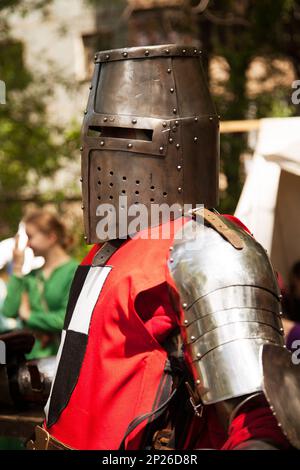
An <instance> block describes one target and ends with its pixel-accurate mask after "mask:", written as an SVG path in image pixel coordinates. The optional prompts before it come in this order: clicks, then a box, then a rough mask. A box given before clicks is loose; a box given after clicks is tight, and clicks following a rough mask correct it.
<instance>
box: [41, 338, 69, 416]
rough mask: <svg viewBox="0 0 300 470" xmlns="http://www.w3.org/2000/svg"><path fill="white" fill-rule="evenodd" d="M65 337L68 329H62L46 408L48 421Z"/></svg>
mask: <svg viewBox="0 0 300 470" xmlns="http://www.w3.org/2000/svg"><path fill="white" fill-rule="evenodd" d="M65 338H66V330H62V332H61V340H60V345H59V348H58V351H57V355H56V365H55V374H54V377H53V382H52V384H51V390H50V395H49V398H48V400H47V403H46V405H45V408H44V411H45V415H46V420H47V421H48V414H49V406H50V399H51V395H52V389H53V385H54V382H55V377H56V374H57V368H58V364H59V361H60V358H61V353H62V350H63V347H64V343H65Z"/></svg>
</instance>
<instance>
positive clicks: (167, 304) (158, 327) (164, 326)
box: [135, 283, 179, 344]
mask: <svg viewBox="0 0 300 470" xmlns="http://www.w3.org/2000/svg"><path fill="white" fill-rule="evenodd" d="M135 309H136V311H137V313H138V314H139V316H140V317H141V319H142V320H143V322H144V324H145V327H146V328H147V330H148V331H149V333H150V334H151V335H152V336H153V337H154V338H155V339H156V341H158V342H159V343H160V344H162V343H163V342H164V340H165V339H166V338H167V336H168V335H169V334H170V332H171V331H172V330H173V329H174V328H175V327H176V326H177V325H178V321H179V320H178V316H177V315H176V313H175V311H174V308H173V306H172V304H171V300H170V296H169V292H168V287H167V284H166V283H163V284H159V285H158V286H155V287H153V288H151V289H148V290H146V291H143V292H141V293H140V294H138V296H137V298H136V300H135Z"/></svg>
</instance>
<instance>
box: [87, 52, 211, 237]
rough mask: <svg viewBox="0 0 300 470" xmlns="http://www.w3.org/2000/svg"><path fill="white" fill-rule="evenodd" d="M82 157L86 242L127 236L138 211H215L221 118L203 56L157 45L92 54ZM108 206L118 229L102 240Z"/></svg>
mask: <svg viewBox="0 0 300 470" xmlns="http://www.w3.org/2000/svg"><path fill="white" fill-rule="evenodd" d="M81 152H82V187H83V210H84V224H85V235H86V236H85V239H86V241H87V243H98V242H99V241H107V239H113V238H124V236H127V234H128V233H127V230H126V228H127V227H128V226H129V224H130V221H131V220H132V218H134V217H136V214H135V215H132V214H133V212H130V210H129V208H130V207H131V208H134V207H135V206H136V205H140V204H143V205H144V206H146V208H147V209H148V210H149V209H151V205H153V204H156V205H161V204H167V205H168V206H172V205H174V207H175V210H174V214H173V215H174V217H177V216H179V215H181V214H180V212H182V211H183V206H184V204H191V205H193V206H196V205H197V204H205V205H206V206H207V207H214V206H216V205H217V202H218V171H219V119H218V116H217V114H216V111H215V108H214V105H213V103H212V100H211V97H210V94H209V91H208V87H207V84H206V82H205V78H204V72H203V67H202V63H201V51H200V50H199V49H198V48H196V47H182V46H178V45H163V46H151V47H134V48H127V49H115V50H109V51H104V52H98V53H97V54H96V55H95V71H94V75H93V79H92V84H91V87H90V95H89V100H88V105H87V109H86V111H85V118H84V122H83V127H82V147H81ZM120 197H121V199H120ZM124 201H125V202H124ZM108 205H109V206H108ZM108 207H112V208H113V212H114V215H112V214H111V217H112V218H113V217H115V225H116V231H115V232H114V233H113V234H110V235H108V236H107V238H106V239H105V237H104V236H103V235H101V233H99V232H101V231H99V230H98V227H99V223H100V224H101V220H102V221H103V220H104V218H105V217H107V216H108V212H107V211H109V209H108ZM138 207H140V206H138ZM106 209H107V211H106ZM110 211H112V209H110ZM122 211H123V212H122ZM149 213H150V211H149ZM124 214H125V216H124ZM171 216H172V214H171ZM124 217H125V219H126V224H125V229H124V228H122V230H121V228H120V219H121V218H122V220H123V221H124ZM147 224H149V225H151V220H148V222H147ZM141 228H143V227H141ZM124 230H125V233H124ZM129 235H130V233H129Z"/></svg>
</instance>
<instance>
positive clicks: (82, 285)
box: [45, 265, 112, 427]
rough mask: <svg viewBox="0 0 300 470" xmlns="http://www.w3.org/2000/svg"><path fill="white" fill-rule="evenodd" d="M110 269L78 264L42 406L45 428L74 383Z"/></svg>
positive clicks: (55, 415)
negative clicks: (49, 384) (94, 312)
mask: <svg viewBox="0 0 300 470" xmlns="http://www.w3.org/2000/svg"><path fill="white" fill-rule="evenodd" d="M111 269H112V268H111V267H110V266H104V267H92V266H84V265H80V266H79V267H78V268H77V271H76V273H75V276H74V279H73V283H72V286H71V289H70V295H69V301H68V306H67V312H66V316H65V323H64V329H63V331H62V335H61V343H60V347H59V350H58V353H57V358H56V372H55V376H54V379H53V382H52V387H51V392H50V396H49V398H48V401H47V404H46V406H45V415H46V422H47V426H48V427H50V426H52V425H53V424H54V423H55V422H56V421H57V420H58V418H59V416H60V414H61V412H62V411H63V409H64V408H65V407H66V406H67V404H68V402H69V399H70V397H71V394H72V392H73V390H74V388H75V386H76V383H77V380H78V377H79V373H80V369H81V365H82V362H83V358H84V355H85V351H86V346H87V342H88V334H89V326H90V322H91V318H92V315H93V311H94V308H95V305H96V302H97V300H98V297H99V295H100V293H101V290H102V288H103V285H104V283H105V281H106V278H107V276H108V275H109V273H110V271H111Z"/></svg>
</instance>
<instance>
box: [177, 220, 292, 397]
mask: <svg viewBox="0 0 300 470" xmlns="http://www.w3.org/2000/svg"><path fill="white" fill-rule="evenodd" d="M201 219H202V218H201ZM215 219H218V216H217V215H215ZM221 223H222V225H223V232H224V233H226V232H227V231H230V233H231V235H235V238H237V237H238V238H239V239H240V242H241V243H240V246H239V248H236V247H234V246H233V244H232V243H231V242H230V241H228V240H226V239H224V237H223V236H222V234H220V233H219V232H218V231H217V230H216V229H215V228H213V227H212V226H211V225H209V224H207V223H203V219H202V220H199V219H198V220H197V221H194V220H191V221H189V222H187V224H186V225H185V226H184V232H183V233H181V234H180V235H181V236H179V234H176V236H175V239H176V238H177V240H175V243H174V246H173V249H172V251H171V255H170V256H171V258H170V259H169V262H168V267H169V273H170V276H171V279H170V284H172V285H174V284H175V287H176V289H177V290H178V292H179V296H180V301H181V312H182V313H181V315H182V318H181V324H182V334H183V338H184V342H185V346H186V357H187V359H188V361H189V362H190V363H191V366H192V370H193V375H194V378H195V382H196V384H197V389H198V392H199V394H200V396H201V399H202V402H203V403H204V404H211V403H217V402H220V401H223V400H227V399H230V398H234V397H239V396H243V395H246V394H250V393H253V392H256V391H259V390H262V370H261V367H260V349H261V346H262V345H264V344H266V343H273V344H275V345H280V346H283V344H284V343H283V329H282V323H281V319H280V298H279V290H278V285H277V281H276V277H275V275H274V272H273V269H272V266H271V264H270V261H269V259H268V256H267V254H266V252H265V250H264V249H263V248H262V246H261V245H260V244H259V243H257V242H256V241H255V240H254V238H253V237H252V236H251V235H249V234H248V233H246V232H245V231H244V230H243V229H241V228H239V227H237V226H236V224H234V223H233V222H231V221H229V220H224V221H223V222H221ZM224 229H225V230H224Z"/></svg>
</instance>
